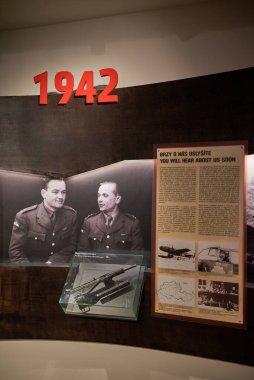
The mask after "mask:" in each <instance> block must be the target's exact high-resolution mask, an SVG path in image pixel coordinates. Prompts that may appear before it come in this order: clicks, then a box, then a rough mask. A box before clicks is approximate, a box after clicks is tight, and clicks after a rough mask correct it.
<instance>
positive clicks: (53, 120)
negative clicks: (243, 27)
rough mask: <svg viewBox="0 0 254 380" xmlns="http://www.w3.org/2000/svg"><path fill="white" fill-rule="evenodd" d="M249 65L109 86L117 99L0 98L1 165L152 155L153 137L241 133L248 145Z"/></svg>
mask: <svg viewBox="0 0 254 380" xmlns="http://www.w3.org/2000/svg"><path fill="white" fill-rule="evenodd" d="M253 88H254V69H253V68H250V69H245V70H239V71H233V72H228V73H223V74H216V75H209V76H204V77H198V78H191V79H184V80H178V81H173V82H165V83H159V84H152V85H145V86H137V87H130V88H122V89H117V90H116V92H117V94H118V95H119V99H120V100H119V103H118V104H99V105H97V104H94V105H85V104H84V99H83V98H72V99H71V100H70V102H69V104H67V105H65V106H59V105H57V102H58V100H59V98H60V96H59V95H56V94H53V95H49V104H48V105H45V106H41V105H39V104H38V96H21V97H1V98H0V114H1V121H0V144H1V150H0V159H1V167H2V168H4V169H11V170H23V171H37V172H57V173H66V174H70V173H71V174H75V173H80V172H84V171H87V170H91V169H95V168H98V167H100V166H104V165H108V164H111V163H114V162H118V161H122V160H125V159H139V158H152V155H153V144H156V143H172V142H195V141H218V140H236V139H237V140H248V142H249V149H250V152H252V153H253V152H254V132H253V125H254V123H253V121H254V109H253V104H254V92H253Z"/></svg>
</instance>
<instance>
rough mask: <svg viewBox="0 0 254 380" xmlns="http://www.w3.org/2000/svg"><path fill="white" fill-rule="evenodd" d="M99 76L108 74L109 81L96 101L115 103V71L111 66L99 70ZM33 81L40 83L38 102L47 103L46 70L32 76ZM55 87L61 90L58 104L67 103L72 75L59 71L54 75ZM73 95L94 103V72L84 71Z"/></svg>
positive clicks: (72, 85)
mask: <svg viewBox="0 0 254 380" xmlns="http://www.w3.org/2000/svg"><path fill="white" fill-rule="evenodd" d="M99 73H100V76H101V77H105V76H108V77H109V83H108V84H107V85H106V87H105V88H104V89H103V90H102V91H101V92H100V93H99V94H98V97H97V103H117V102H118V95H115V94H113V93H112V92H113V91H114V90H115V88H116V86H117V83H118V74H117V71H116V70H115V69H113V68H105V69H101V70H100V71H99ZM33 79H34V83H35V84H37V83H39V85H40V95H39V104H44V105H45V104H48V72H47V71H44V72H43V73H40V74H38V75H35V76H34V78H33ZM54 85H55V89H56V90H57V91H58V92H62V93H63V96H62V97H61V99H60V101H59V102H58V104H63V105H65V104H67V103H68V102H69V100H70V98H71V96H72V93H73V91H74V77H73V75H72V73H71V72H70V71H59V72H58V73H56V75H55V80H54ZM74 96H75V97H84V98H85V103H86V104H94V100H95V97H96V96H97V90H96V88H95V87H94V73H93V71H84V72H83V75H82V77H81V79H80V81H79V84H78V87H77V89H76V91H75V92H74Z"/></svg>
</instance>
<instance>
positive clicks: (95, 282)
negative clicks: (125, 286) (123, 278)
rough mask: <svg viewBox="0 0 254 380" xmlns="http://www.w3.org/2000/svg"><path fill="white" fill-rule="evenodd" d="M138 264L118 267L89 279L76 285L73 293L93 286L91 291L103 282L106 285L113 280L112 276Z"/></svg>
mask: <svg viewBox="0 0 254 380" xmlns="http://www.w3.org/2000/svg"><path fill="white" fill-rule="evenodd" d="M136 266H137V264H133V265H130V266H128V267H126V268H120V269H117V270H115V271H113V272H109V273H106V274H103V275H102V276H100V277H97V278H94V279H93V280H91V281H88V282H86V283H85V284H82V285H79V286H76V287H75V288H73V289H72V290H71V294H74V293H77V292H80V291H82V290H85V289H86V288H89V287H90V288H91V289H90V291H91V290H92V289H94V288H95V287H96V286H97V285H98V284H99V283H101V282H104V283H105V285H108V283H110V282H111V281H112V278H114V277H116V276H119V275H120V274H122V273H124V272H126V271H127V270H130V269H132V268H135V267H136Z"/></svg>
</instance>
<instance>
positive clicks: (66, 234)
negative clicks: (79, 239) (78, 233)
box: [61, 226, 72, 240]
mask: <svg viewBox="0 0 254 380" xmlns="http://www.w3.org/2000/svg"><path fill="white" fill-rule="evenodd" d="M71 233H72V229H71V227H70V226H65V227H63V228H62V230H61V239H62V240H65V239H69V238H70V237H71Z"/></svg>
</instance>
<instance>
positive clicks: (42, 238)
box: [9, 178, 143, 264]
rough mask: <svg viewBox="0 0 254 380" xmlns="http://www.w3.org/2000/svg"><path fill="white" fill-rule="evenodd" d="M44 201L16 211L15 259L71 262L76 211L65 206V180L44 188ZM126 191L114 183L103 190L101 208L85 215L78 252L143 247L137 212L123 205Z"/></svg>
mask: <svg viewBox="0 0 254 380" xmlns="http://www.w3.org/2000/svg"><path fill="white" fill-rule="evenodd" d="M41 195H42V198H43V201H42V203H40V204H38V205H34V206H31V207H28V208H26V209H24V210H21V211H20V212H18V213H17V215H16V217H15V220H14V225H13V230H12V235H11V241H10V247H9V256H10V260H11V261H12V262H16V263H46V264H59V263H68V262H69V261H70V259H71V257H72V256H73V254H74V253H75V251H76V250H77V212H76V211H75V210H74V209H73V208H71V207H69V206H65V205H64V202H65V198H66V184H65V181H64V180H63V179H52V178H51V179H48V180H47V181H46V182H45V185H44V187H43V189H42V190H41ZM120 202H121V195H120V194H119V191H118V186H117V184H116V183H115V182H104V183H102V184H101V185H100V187H99V190H98V206H99V210H100V211H99V212H98V213H96V214H92V215H89V216H88V217H87V218H85V219H84V222H83V225H82V229H81V233H80V237H79V241H78V250H79V251H89V250H92V251H93V250H103V251H114V250H116V251H121V250H130V251H141V250H142V249H143V239H142V234H141V229H140V225H139V221H138V220H137V219H136V217H135V216H133V215H130V214H123V213H122V212H121V211H120V209H119V204H120Z"/></svg>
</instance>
